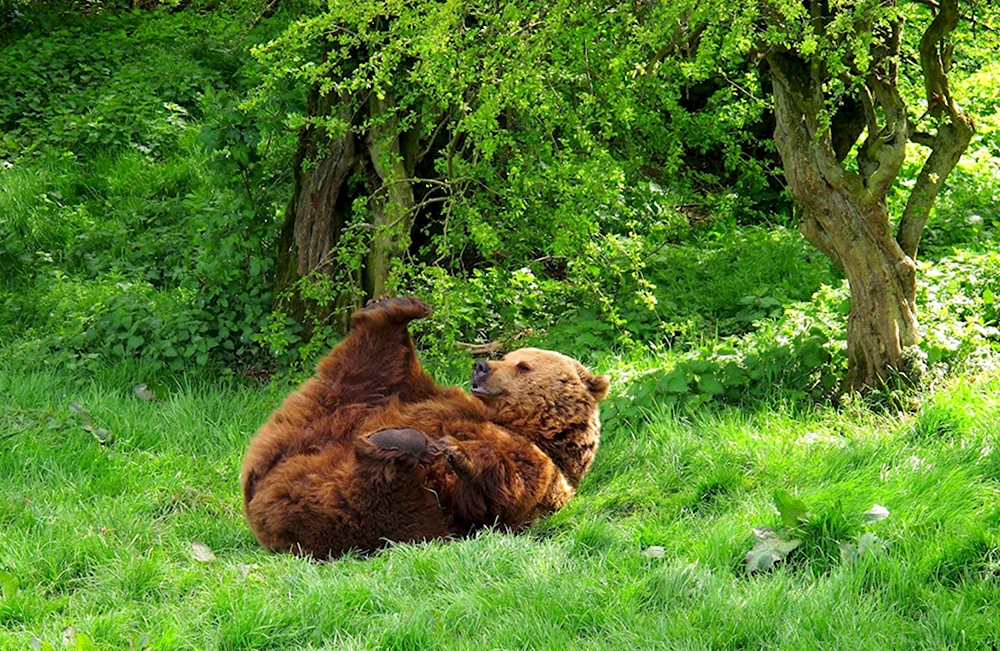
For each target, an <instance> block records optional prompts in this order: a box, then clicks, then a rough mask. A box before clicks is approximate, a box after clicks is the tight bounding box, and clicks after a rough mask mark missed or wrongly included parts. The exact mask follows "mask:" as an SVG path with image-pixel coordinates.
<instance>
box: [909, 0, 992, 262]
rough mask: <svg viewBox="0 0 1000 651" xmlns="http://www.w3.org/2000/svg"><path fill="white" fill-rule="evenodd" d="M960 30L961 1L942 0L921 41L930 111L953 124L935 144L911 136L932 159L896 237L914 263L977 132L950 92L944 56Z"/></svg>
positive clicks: (945, 123) (942, 129) (947, 125)
mask: <svg viewBox="0 0 1000 651" xmlns="http://www.w3.org/2000/svg"><path fill="white" fill-rule="evenodd" d="M957 25H958V0H941V4H940V11H939V12H938V15H937V16H935V17H934V20H933V21H931V24H930V25H929V26H928V27H927V31H926V32H924V35H923V37H922V38H921V39H920V64H921V67H922V68H923V73H924V88H925V90H926V92H927V112H928V113H930V114H931V115H934V116H935V117H940V118H945V117H947V118H948V120H947V121H942V123H941V124H940V126H939V127H938V130H937V134H936V135H935V136H934V138H933V139H930V137H929V136H927V135H926V134H916V133H914V134H911V135H910V138H911V139H913V140H914V141H916V142H921V141H922V142H921V144H925V145H927V146H929V147H930V148H931V155H930V156H928V157H927V160H926V161H925V162H924V166H923V169H921V170H920V175H919V176H918V177H917V182H916V183H915V184H914V186H913V190H912V191H911V192H910V196H909V198H908V199H907V201H906V207H905V208H904V209H903V215H902V217H901V218H900V220H899V231H898V232H897V233H896V241H897V242H898V243H899V246H900V248H902V249H903V252H904V253H906V255H908V256H910V257H911V258H915V257H916V255H917V247H918V246H919V244H920V235H921V234H922V233H923V230H924V226H925V225H926V224H927V217H928V216H929V215H930V212H931V207H932V206H933V205H934V202H935V201H936V200H937V195H938V193H939V192H940V191H941V187H942V186H943V185H944V181H945V179H946V178H947V177H948V175H949V174H950V173H951V171H952V170H953V169H954V168H955V165H957V164H958V160H959V158H961V157H962V153H963V152H965V150H966V148H967V147H968V146H969V142H970V141H971V140H972V135H973V134H974V133H975V130H976V126H975V123H974V122H973V120H972V118H971V117H969V116H968V115H966V114H965V113H964V112H963V111H962V110H961V109H960V108H959V107H958V104H956V103H955V100H954V98H952V96H951V91H950V90H949V89H948V76H947V67H946V63H945V60H944V57H943V54H944V52H945V50H946V49H947V48H946V44H945V39H946V38H947V36H948V34H950V33H951V32H952V31H953V30H954V29H955V27H956V26H957ZM918 138H919V140H918Z"/></svg>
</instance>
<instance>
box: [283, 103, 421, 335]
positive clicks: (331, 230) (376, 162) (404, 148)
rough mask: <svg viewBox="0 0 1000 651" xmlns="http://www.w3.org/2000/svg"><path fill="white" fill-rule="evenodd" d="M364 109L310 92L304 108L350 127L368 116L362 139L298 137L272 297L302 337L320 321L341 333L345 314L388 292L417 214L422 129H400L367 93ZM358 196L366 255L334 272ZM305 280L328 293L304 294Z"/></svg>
mask: <svg viewBox="0 0 1000 651" xmlns="http://www.w3.org/2000/svg"><path fill="white" fill-rule="evenodd" d="M367 109H368V110H367V111H356V110H355V107H352V106H351V105H350V103H349V102H348V101H347V100H346V99H344V98H339V97H330V96H321V95H320V93H319V91H318V90H316V89H314V90H313V91H312V93H311V94H310V97H309V100H308V102H307V105H306V111H307V115H309V116H330V115H331V114H337V117H338V118H339V119H340V120H342V121H343V122H344V123H348V124H350V123H351V121H352V119H353V120H354V122H355V123H357V122H360V120H361V119H363V118H365V117H367V118H368V119H370V125H369V126H368V131H367V133H365V134H364V135H363V136H361V135H358V134H357V133H355V132H354V131H347V132H346V133H344V134H343V135H340V136H338V137H336V138H330V137H329V136H328V135H327V133H326V131H325V129H321V128H317V127H315V126H312V125H308V126H306V127H303V129H302V130H301V131H300V132H299V147H298V150H297V152H296V156H295V160H294V166H295V167H294V169H295V172H294V173H295V186H294V191H293V195H292V199H291V201H289V203H288V207H287V209H286V211H285V221H284V225H283V227H282V230H281V237H280V239H279V242H278V260H277V270H276V276H275V296H276V297H278V299H277V306H278V307H279V308H280V309H283V310H284V311H285V312H286V313H287V314H288V315H289V316H291V317H292V318H293V319H295V320H296V321H297V322H298V323H299V324H301V325H302V327H303V333H302V338H303V339H306V340H308V339H309V338H310V337H311V335H312V333H313V330H314V328H315V326H317V325H320V324H330V325H333V326H334V328H335V330H337V331H339V332H346V330H347V326H348V320H349V317H350V314H351V312H353V311H354V310H355V309H356V308H357V307H359V306H360V305H362V304H363V303H364V300H365V299H366V298H372V297H375V296H379V295H382V294H384V293H385V292H386V281H387V279H388V277H389V272H390V268H391V265H392V262H393V260H396V259H398V258H400V257H401V256H402V255H403V254H404V253H405V252H406V250H407V248H408V246H409V243H410V236H411V231H412V229H413V225H414V218H415V214H416V209H415V206H414V204H415V201H414V192H413V185H412V182H411V179H410V177H411V176H412V174H413V168H414V165H415V158H416V152H417V148H416V146H415V145H416V138H418V137H419V133H420V125H419V123H418V124H417V125H416V126H415V127H414V128H412V129H411V130H409V131H407V132H401V130H400V126H399V122H398V120H397V119H396V117H395V116H394V115H393V114H392V99H391V97H390V98H389V99H377V98H376V97H375V94H374V93H373V94H372V97H371V99H370V100H369V102H368V104H367ZM358 116H361V117H358ZM352 178H353V179H354V180H353V181H352ZM358 179H360V181H358ZM359 197H368V200H369V207H370V210H371V221H370V222H369V223H368V224H361V225H360V226H366V227H368V231H369V232H370V234H371V235H370V238H369V239H368V241H367V244H368V251H367V253H365V254H363V255H364V259H363V260H360V261H358V264H357V265H350V266H349V268H339V267H338V266H337V265H336V262H335V260H333V259H332V255H331V254H332V252H333V251H334V250H335V248H336V247H337V245H338V244H339V243H340V242H341V236H342V234H343V232H344V229H345V228H348V227H351V224H352V211H353V205H354V200H355V199H357V198H359ZM310 277H311V278H314V279H315V280H316V281H318V282H320V283H325V282H329V281H332V288H333V295H332V296H331V295H330V289H329V288H327V287H323V288H322V290H321V291H319V292H309V291H303V290H304V289H308V283H309V280H308V278H310ZM310 294H313V295H315V294H320V295H323V298H322V300H318V299H316V298H314V297H310Z"/></svg>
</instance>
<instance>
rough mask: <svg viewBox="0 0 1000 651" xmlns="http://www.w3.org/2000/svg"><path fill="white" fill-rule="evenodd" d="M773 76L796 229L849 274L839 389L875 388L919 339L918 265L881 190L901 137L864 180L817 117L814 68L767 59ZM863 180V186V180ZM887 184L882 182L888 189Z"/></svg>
mask: <svg viewBox="0 0 1000 651" xmlns="http://www.w3.org/2000/svg"><path fill="white" fill-rule="evenodd" d="M768 61H769V62H770V64H771V70H772V72H773V73H774V85H773V93H774V101H775V118H776V122H777V126H776V128H775V144H776V145H777V148H778V153H779V154H780V156H781V159H782V164H783V166H784V170H785V178H786V180H787V181H788V189H789V191H790V192H791V194H792V196H793V198H794V199H795V201H796V203H797V204H798V206H799V207H800V208H801V211H802V212H801V217H800V220H799V228H800V230H801V231H802V234H803V235H804V236H805V237H806V239H808V240H809V241H810V242H811V243H812V244H813V245H815V246H816V247H817V248H819V249H820V250H821V251H823V253H824V254H826V255H827V257H829V258H830V259H831V260H833V261H834V262H835V263H836V264H837V266H838V267H840V269H841V270H842V271H843V272H844V274H845V275H846V276H847V280H848V283H849V284H850V290H851V311H850V315H849V317H848V324H847V349H848V350H847V353H848V377H847V378H846V382H845V387H846V388H847V389H849V390H857V389H861V388H863V387H870V386H875V385H877V384H878V383H879V382H880V381H882V380H884V379H885V378H886V377H887V376H888V374H889V372H890V370H891V369H894V368H898V366H899V363H900V360H901V357H902V355H903V349H904V348H906V347H907V346H911V345H913V344H915V343H916V341H917V333H918V330H917V319H916V265H915V264H914V262H913V259H912V258H911V257H910V256H908V255H906V254H905V253H904V252H903V250H902V248H901V247H900V246H899V244H898V243H897V242H896V238H895V237H894V236H893V233H892V229H891V226H890V221H889V214H888V211H887V208H886V204H885V200H884V196H885V195H884V192H882V189H883V188H882V187H879V184H882V185H883V186H884V185H885V184H886V183H889V184H891V181H892V180H893V179H894V178H895V174H896V172H898V169H899V165H900V164H901V163H902V158H901V154H900V153H898V152H901V151H902V150H903V149H904V147H905V141H906V135H905V134H906V130H905V119H906V117H905V113H902V114H900V115H895V116H893V115H890V116H889V119H898V120H902V121H903V122H904V125H903V130H902V133H901V134H898V135H895V136H894V137H893V138H892V139H891V140H888V141H886V142H883V143H881V144H882V145H883V146H884V147H885V148H886V149H885V150H883V152H886V151H887V155H883V156H881V159H880V162H879V165H878V166H877V167H878V168H879V169H880V170H881V174H871V175H870V176H869V177H867V179H866V178H864V177H862V176H861V175H860V174H857V173H854V172H850V171H848V170H846V169H844V167H843V166H842V165H841V161H840V158H839V157H838V154H837V152H836V151H835V149H834V146H833V139H832V137H831V134H830V130H829V128H828V127H827V126H826V125H824V123H823V121H822V120H821V117H820V116H821V114H822V109H823V108H824V97H823V92H822V84H821V83H820V82H819V81H818V79H817V76H816V74H815V70H810V66H808V65H803V62H801V61H800V60H797V59H795V58H793V57H790V56H785V55H782V54H779V53H774V54H772V55H771V56H769V58H768ZM866 181H867V183H866ZM886 187H887V186H886Z"/></svg>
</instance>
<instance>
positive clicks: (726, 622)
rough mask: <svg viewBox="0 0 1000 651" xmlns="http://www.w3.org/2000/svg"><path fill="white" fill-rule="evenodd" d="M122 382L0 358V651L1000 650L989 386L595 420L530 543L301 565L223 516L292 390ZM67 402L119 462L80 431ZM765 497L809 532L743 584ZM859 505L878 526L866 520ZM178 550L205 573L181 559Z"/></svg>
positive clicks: (404, 551)
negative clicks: (905, 401)
mask: <svg viewBox="0 0 1000 651" xmlns="http://www.w3.org/2000/svg"><path fill="white" fill-rule="evenodd" d="M607 364H608V365H611V366H612V371H613V372H614V370H615V369H614V368H613V364H614V361H613V360H607ZM619 370H621V369H620V367H619ZM139 376H141V375H140V374H139V373H138V372H137V371H134V370H131V371H130V370H123V369H119V370H118V371H115V372H108V373H106V374H104V375H103V376H101V377H99V378H97V379H95V380H92V381H89V382H85V383H80V382H76V381H72V380H69V379H67V378H65V377H60V376H59V375H57V374H55V373H52V372H47V371H44V370H37V369H25V368H17V367H10V366H7V367H3V368H0V395H4V396H9V398H7V399H6V400H5V401H4V404H3V406H0V439H2V445H0V476H3V477H6V478H8V480H7V481H6V482H4V483H3V484H2V485H0V569H3V570H6V571H8V572H10V573H12V574H13V575H14V576H16V578H17V580H18V581H19V583H20V587H19V589H18V590H17V591H16V593H14V594H10V593H9V592H11V591H10V589H9V587H8V590H7V591H6V592H5V595H4V597H3V599H0V648H24V647H25V646H26V645H27V643H28V641H29V640H30V638H31V636H32V635H35V636H38V637H39V638H40V639H42V640H45V641H48V642H51V643H53V644H55V645H56V646H57V647H58V643H59V639H60V635H61V631H62V630H63V629H64V628H65V627H67V626H74V627H76V628H77V629H78V630H80V631H85V632H86V633H87V634H89V635H90V636H91V637H92V638H93V640H94V641H95V642H96V643H97V644H98V646H99V648H102V649H103V648H128V647H129V644H130V641H131V640H133V639H136V638H138V637H140V636H141V635H143V634H148V635H149V636H150V638H151V640H152V643H153V646H154V648H164V649H167V648H185V649H214V648H220V649H237V648H258V649H260V648H330V649H333V648H349V647H353V648H372V647H380V648H404V649H405V648H413V649H417V648H421V649H422V648H479V649H485V648H640V647H646V648H651V647H656V648H757V647H762V646H768V647H781V648H789V649H802V648H852V649H885V648H890V647H893V646H895V647H897V648H930V647H934V648H940V647H944V646H953V647H956V648H957V647H966V648H981V647H983V646H988V644H989V642H992V641H996V639H997V634H996V633H995V632H994V630H995V627H994V622H995V621H997V619H998V617H1000V580H998V578H997V570H998V563H1000V552H998V548H997V539H996V531H997V522H998V520H1000V503H998V502H997V500H996V496H997V488H998V484H997V481H998V479H1000V448H997V449H994V446H995V437H996V431H997V428H998V423H1000V400H998V398H997V395H998V389H1000V378H997V377H984V378H981V379H979V380H976V381H956V382H955V383H953V384H951V385H949V386H948V387H947V388H944V389H943V390H941V391H939V392H938V393H936V394H933V395H928V396H926V397H925V398H924V399H923V404H922V407H921V409H920V410H919V411H918V412H917V414H916V415H915V416H911V417H904V418H902V419H900V418H899V417H894V418H889V417H884V416H879V415H877V414H876V413H874V412H872V411H869V410H867V409H866V408H864V407H862V406H857V405H856V406H853V407H848V408H846V409H842V410H841V411H840V412H835V411H832V410H826V409H819V410H802V409H801V408H800V409H797V410H793V409H791V408H787V407H781V406H780V405H772V406H762V407H760V408H758V409H757V410H755V411H746V410H735V409H726V410H715V411H709V410H704V411H700V412H695V413H690V412H689V413H660V414H657V415H655V416H654V417H652V418H650V419H649V421H648V422H646V423H641V424H628V423H616V422H610V423H608V424H607V425H606V428H605V437H604V443H603V446H602V449H601V452H600V454H599V456H598V460H597V463H596V464H595V467H594V470H593V472H592V474H591V475H590V476H588V478H587V480H586V481H585V483H584V485H583V486H582V489H581V491H580V494H579V495H578V497H577V498H576V499H575V500H574V501H573V502H571V504H570V505H569V506H568V507H567V508H566V509H564V510H563V511H562V512H560V513H559V514H557V515H556V516H554V517H553V518H551V519H550V520H548V521H546V522H543V523H541V524H540V525H537V526H536V527H535V528H533V529H532V530H530V531H529V532H528V533H526V534H524V535H517V536H513V535H503V534H499V533H488V534H486V535H483V536H480V537H479V538H476V539H474V540H467V541H461V542H456V543H451V544H430V545H421V546H401V547H397V548H394V549H392V550H390V551H387V552H385V553H382V554H380V555H377V556H375V557H373V558H369V559H344V560H339V561H336V562H332V563H327V564H317V563H313V562H309V561H304V560H299V559H295V558H292V557H289V556H284V555H269V554H266V553H264V552H262V551H261V550H260V549H259V548H258V547H257V545H256V543H255V541H254V539H253V537H252V535H251V534H250V532H249V531H248V529H247V528H246V526H245V525H244V523H243V521H242V517H241V514H240V510H239V494H238V486H237V472H238V466H239V462H240V458H241V454H242V451H243V448H244V446H245V445H246V443H247V441H248V439H249V437H250V436H251V435H252V433H253V431H254V430H255V428H256V427H257V425H258V424H259V423H260V422H261V421H262V420H263V419H264V418H265V417H266V415H267V414H268V412H269V410H270V409H271V408H272V407H273V406H275V405H276V404H277V402H278V401H279V400H280V399H281V396H282V395H283V393H284V391H285V390H286V389H287V388H286V387H280V386H273V387H269V388H267V389H263V390H255V389H250V388H245V387H238V386H229V385H221V386H208V385H202V384H191V385H186V386H180V387H178V388H177V389H176V390H175V391H174V392H173V393H172V394H171V395H170V396H169V397H168V399H167V400H166V401H165V402H163V403H147V402H143V401H141V400H139V399H138V398H136V397H135V396H134V395H132V393H131V387H132V386H133V385H134V384H135V383H136V382H137V380H136V377H139ZM74 400H76V401H79V402H80V403H82V404H83V405H85V406H87V407H88V408H89V410H90V412H91V413H92V414H93V416H94V419H95V421H96V422H97V424H98V425H100V426H103V427H106V428H107V429H109V430H110V431H111V432H112V433H113V434H114V435H115V437H116V442H115V443H114V445H113V446H111V447H110V448H109V449H102V448H101V447H100V446H99V445H98V443H97V441H96V440H95V439H94V438H93V437H91V435H90V434H88V433H87V432H85V431H83V430H82V429H80V428H79V426H78V425H76V424H75V422H76V421H75V417H74V415H73V414H72V413H71V412H70V411H69V410H68V408H67V404H68V403H69V402H71V401H74ZM775 488H786V489H788V490H790V491H792V492H793V493H796V494H798V495H799V496H800V497H801V498H802V499H803V500H804V501H805V502H806V504H807V505H808V506H809V507H810V510H811V511H812V512H813V513H814V518H813V522H814V524H812V525H811V528H810V530H809V531H807V532H806V534H805V536H804V537H803V540H804V544H803V546H802V547H801V548H800V549H799V550H797V551H796V552H794V553H793V556H792V558H791V560H792V562H791V563H790V564H789V565H788V566H786V567H784V568H781V569H779V570H778V571H775V572H773V573H770V574H766V575H759V576H752V577H748V576H747V575H746V573H745V572H744V570H743V558H744V554H745V553H746V551H747V550H748V549H749V548H750V546H751V544H752V535H751V527H754V526H760V525H769V526H777V525H778V524H779V522H778V518H777V516H776V515H775V513H774V510H773V508H772V506H771V494H772V491H773V490H774V489H775ZM875 502H877V503H879V504H882V505H885V506H886V507H888V508H889V510H890V512H891V515H890V517H889V518H888V519H887V520H885V521H882V522H878V523H875V524H872V525H868V526H865V525H862V524H861V521H860V518H859V517H858V516H857V515H856V514H858V513H860V512H863V511H864V510H866V509H868V508H869V507H870V506H871V505H872V504H873V503H875ZM866 530H873V531H875V532H876V533H877V534H878V536H879V537H880V538H882V539H883V540H885V541H887V542H888V549H887V551H886V552H885V553H884V554H879V555H875V556H869V557H867V558H864V559H862V560H861V561H860V562H856V563H854V564H852V565H844V564H842V562H841V561H840V559H839V553H838V551H837V543H838V542H843V541H848V540H852V539H854V540H856V539H857V537H858V536H859V535H860V534H861V533H862V532H863V531H866ZM194 540H199V541H202V542H204V543H206V544H207V545H209V546H210V547H211V548H212V549H213V550H214V551H215V553H216V554H217V556H218V559H217V561H215V562H214V563H208V564H201V563H198V562H196V561H194V560H193V559H192V556H191V542H192V541H194ZM649 545H660V546H663V547H664V548H665V555H664V557H663V558H659V559H654V558H647V557H646V556H644V555H643V554H642V551H643V550H644V549H645V548H646V547H647V546H649ZM247 566H250V568H251V569H249V572H247V571H246V570H247Z"/></svg>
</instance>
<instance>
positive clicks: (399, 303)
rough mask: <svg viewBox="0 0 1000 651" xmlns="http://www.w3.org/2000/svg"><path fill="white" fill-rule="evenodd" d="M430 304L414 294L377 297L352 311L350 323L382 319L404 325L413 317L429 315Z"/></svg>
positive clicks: (430, 310)
mask: <svg viewBox="0 0 1000 651" xmlns="http://www.w3.org/2000/svg"><path fill="white" fill-rule="evenodd" d="M431 312H433V310H432V309H431V306H430V305H428V304H427V303H424V302H423V301H422V300H420V299H419V298H416V297H414V296H393V297H391V298H390V297H386V296H383V297H379V298H373V299H372V300H370V301H368V304H367V305H365V306H364V307H363V308H362V309H360V310H358V311H357V312H355V313H354V316H353V317H352V318H351V324H352V325H357V324H358V323H361V322H372V323H375V322H378V321H380V320H382V319H384V321H385V322H386V323H388V324H392V325H404V324H406V323H409V322H410V321H413V320H414V319H422V318H424V317H427V316H430V314H431Z"/></svg>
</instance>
